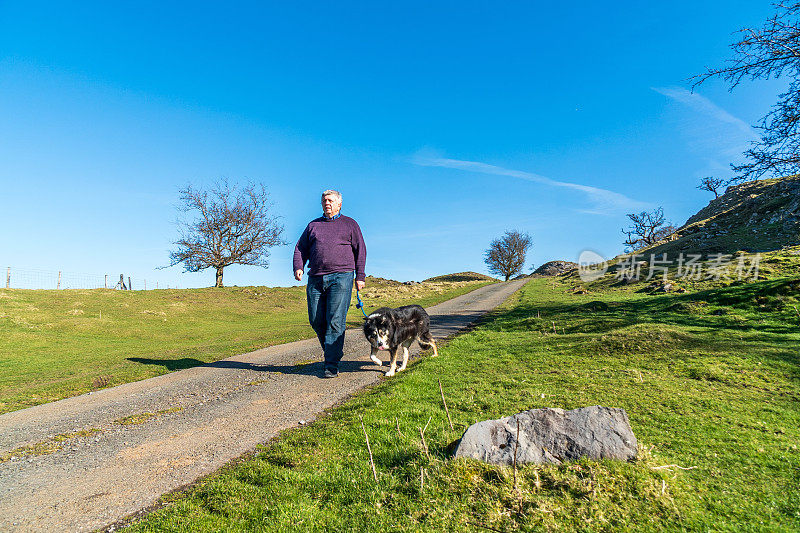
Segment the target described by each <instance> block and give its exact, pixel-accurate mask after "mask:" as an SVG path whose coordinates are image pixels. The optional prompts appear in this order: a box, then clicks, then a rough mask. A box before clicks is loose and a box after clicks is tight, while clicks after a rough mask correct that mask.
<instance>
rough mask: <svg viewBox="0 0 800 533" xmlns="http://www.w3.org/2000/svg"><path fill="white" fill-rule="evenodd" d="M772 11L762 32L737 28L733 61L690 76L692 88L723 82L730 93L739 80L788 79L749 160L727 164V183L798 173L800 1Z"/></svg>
mask: <svg viewBox="0 0 800 533" xmlns="http://www.w3.org/2000/svg"><path fill="white" fill-rule="evenodd" d="M775 9H776V11H775V14H774V15H773V16H772V17H770V18H769V19H767V21H766V22H765V23H764V25H763V26H762V27H761V28H756V29H753V28H742V29H741V30H739V32H738V33H739V35H740V38H739V40H738V41H736V42H735V43H733V44H732V45H731V49H732V50H733V53H734V57H733V59H730V60H728V61H727V65H726V66H724V67H722V68H707V69H706V72H705V73H703V74H700V75H697V76H695V77H694V78H692V79H693V80H694V85H693V88H694V87H697V86H698V85H700V84H702V83H703V82H705V81H706V80H708V79H709V78H722V79H723V80H725V81H726V82H728V84H729V85H730V90H731V91H732V90H733V89H734V88H735V87H736V86H737V85H739V83H740V82H741V81H742V80H743V79H750V80H757V79H763V80H768V79H770V78H779V77H781V76H785V77H787V78H789V87H788V89H787V90H786V91H785V92H784V93H782V94H780V95H779V96H778V102H777V103H776V104H775V105H774V106H773V107H772V111H770V112H769V113H767V114H766V115H765V116H764V118H762V119H761V123H760V125H759V126H757V128H758V129H760V130H761V139H760V140H758V141H754V142H753V143H752V144H751V147H750V149H748V150H747V151H745V153H744V155H745V157H746V159H747V161H746V162H745V163H742V164H741V165H731V166H732V168H733V170H734V172H736V173H737V176H735V177H734V178H732V179H731V180H729V183H735V182H738V181H745V180H750V179H758V178H760V177H761V176H763V175H764V174H772V175H775V176H787V175H790V174H797V173H800V129H799V128H800V113H798V109H800V2H791V3H784V2H779V3H777V4H775Z"/></svg>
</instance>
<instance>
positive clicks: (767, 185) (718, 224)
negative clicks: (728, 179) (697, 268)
mask: <svg viewBox="0 0 800 533" xmlns="http://www.w3.org/2000/svg"><path fill="white" fill-rule="evenodd" d="M796 244H800V175H797V176H788V177H785V178H774V179H767V180H758V181H751V182H747V183H742V184H741V185H735V186H732V187H729V188H728V190H727V191H726V192H725V194H723V195H722V196H720V197H719V198H715V199H714V200H712V201H711V202H710V203H709V204H708V205H707V206H706V207H705V208H703V209H701V210H700V211H699V212H698V213H697V214H695V215H694V216H692V217H691V218H689V220H687V221H686V223H685V224H684V225H683V226H681V227H680V228H679V229H678V231H677V232H676V233H675V234H673V235H672V236H671V238H670V240H668V241H666V242H662V243H660V244H657V245H655V246H653V247H651V248H648V249H646V250H643V252H646V253H648V254H650V253H655V254H662V253H665V252H666V253H668V254H669V255H673V254H679V253H681V252H684V253H687V252H689V253H698V252H699V253H734V252H737V251H745V252H766V251H771V250H778V249H780V248H782V247H784V246H793V245H796Z"/></svg>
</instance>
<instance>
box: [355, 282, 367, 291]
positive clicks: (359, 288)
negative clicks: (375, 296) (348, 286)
mask: <svg viewBox="0 0 800 533" xmlns="http://www.w3.org/2000/svg"><path fill="white" fill-rule="evenodd" d="M364 285H365V283H364V282H363V281H356V290H357V291H363V290H364Z"/></svg>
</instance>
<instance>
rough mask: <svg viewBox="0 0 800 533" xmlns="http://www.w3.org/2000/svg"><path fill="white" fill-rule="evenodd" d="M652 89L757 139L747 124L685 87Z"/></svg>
mask: <svg viewBox="0 0 800 533" xmlns="http://www.w3.org/2000/svg"><path fill="white" fill-rule="evenodd" d="M651 89H653V90H654V91H655V92H657V93H659V94H663V95H664V96H666V97H667V98H669V99H671V100H674V101H676V102H679V103H681V104H683V105H685V106H688V107H690V108H692V109H694V110H695V111H697V112H698V113H701V114H703V115H706V116H708V117H711V118H713V119H715V120H718V121H720V122H724V123H727V124H731V125H733V126H734V127H736V128H737V129H738V130H739V131H741V132H742V133H744V134H745V135H747V136H750V137H752V138H755V137H756V132H755V131H754V130H753V128H752V127H751V126H750V125H749V124H748V123H747V122H745V121H744V120H742V119H740V118H738V117H735V116H733V115H731V114H730V113H728V112H727V111H725V110H724V109H722V108H721V107H719V106H718V105H717V104H715V103H714V102H712V101H711V100H709V99H708V98H706V97H705V96H701V95H699V94H697V93H694V92H692V91H689V90H687V89H684V88H683V87H651Z"/></svg>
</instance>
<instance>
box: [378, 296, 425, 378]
mask: <svg viewBox="0 0 800 533" xmlns="http://www.w3.org/2000/svg"><path fill="white" fill-rule="evenodd" d="M430 325H431V320H430V318H429V317H428V313H426V312H425V310H424V309H423V308H422V307H420V306H419V305H404V306H403V307H398V308H397V309H390V308H388V307H381V308H380V309H377V310H375V311H374V312H373V313H372V314H371V315H369V316H368V317H367V319H366V320H365V321H364V336H365V337H366V338H367V340H368V341H369V343H370V345H372V351H371V352H370V354H369V358H370V359H372V362H373V363H375V364H376V365H378V366H381V365H383V361H381V360H380V359H378V357H376V355H377V353H378V352H379V351H381V350H389V354H390V355H391V360H390V361H389V371H388V372H386V375H387V376H388V377H391V376H394V375H395V371H397V372H402V371H403V370H405V369H406V364H407V363H408V347H409V346H411V343H412V342H414V341H417V342H418V343H419V345H420V347H422V349H423V350H427V349H428V348H431V347H433V356H434V357H435V356H437V355H439V353H438V351H437V350H436V343H435V342H434V340H433V337H432V336H431V331H430ZM400 348H402V349H403V364H402V365H400V368H397V352H398V351H399V350H400Z"/></svg>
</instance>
